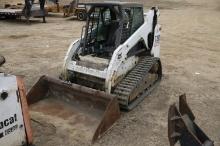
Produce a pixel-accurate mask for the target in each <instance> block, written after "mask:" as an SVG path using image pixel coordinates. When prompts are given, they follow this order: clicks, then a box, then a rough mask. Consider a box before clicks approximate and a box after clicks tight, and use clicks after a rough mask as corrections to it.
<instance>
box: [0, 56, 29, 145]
mask: <svg viewBox="0 0 220 146" xmlns="http://www.w3.org/2000/svg"><path fill="white" fill-rule="evenodd" d="M4 62H5V59H4V57H1V56H0V66H1V65H2V64H3V63H4ZM32 143H33V138H32V130H31V126H30V118H29V113H28V106H27V101H26V93H25V88H24V83H23V79H22V78H21V77H17V76H14V75H9V74H5V73H0V145H1V146H31V145H32Z"/></svg>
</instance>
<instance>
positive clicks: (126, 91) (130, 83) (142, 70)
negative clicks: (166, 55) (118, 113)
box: [113, 56, 162, 110]
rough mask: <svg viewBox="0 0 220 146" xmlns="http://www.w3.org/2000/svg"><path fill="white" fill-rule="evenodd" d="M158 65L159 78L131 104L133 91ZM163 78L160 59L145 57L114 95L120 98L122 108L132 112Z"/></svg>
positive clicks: (120, 84) (117, 87)
mask: <svg viewBox="0 0 220 146" xmlns="http://www.w3.org/2000/svg"><path fill="white" fill-rule="evenodd" d="M156 63H158V64H159V67H158V70H159V71H158V72H157V74H158V78H157V80H155V81H154V82H153V84H151V85H150V87H146V88H145V90H144V91H143V92H141V93H139V95H138V96H137V97H135V100H134V101H132V102H129V97H130V95H131V94H132V92H133V90H134V89H136V88H137V87H138V85H140V82H141V81H142V79H143V78H144V77H146V76H147V75H148V73H149V71H150V69H151V68H152V67H153V65H154V64H156ZM161 77H162V68H161V63H160V59H159V58H156V57H150V56H145V57H143V58H141V59H140V61H139V62H138V64H137V65H136V66H135V67H134V68H133V69H132V70H131V71H130V72H129V73H128V74H127V75H126V76H125V78H124V79H123V80H122V81H121V82H120V83H119V84H118V85H117V86H116V88H115V90H114V91H113V94H114V95H116V96H118V101H119V103H120V107H121V108H122V109H125V110H132V109H133V108H134V107H135V106H137V104H139V103H140V102H141V101H142V100H143V99H144V97H146V96H147V95H148V94H149V93H150V92H151V91H152V90H153V89H154V88H155V87H156V86H157V85H158V82H159V81H160V80H161Z"/></svg>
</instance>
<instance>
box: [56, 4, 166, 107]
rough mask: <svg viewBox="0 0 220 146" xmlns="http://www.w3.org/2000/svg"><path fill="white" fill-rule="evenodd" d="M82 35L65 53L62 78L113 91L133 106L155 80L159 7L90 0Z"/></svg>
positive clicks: (122, 104)
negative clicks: (147, 7) (144, 7)
mask: <svg viewBox="0 0 220 146" xmlns="http://www.w3.org/2000/svg"><path fill="white" fill-rule="evenodd" d="M88 5H90V10H89V11H88V14H87V23H86V26H85V27H83V29H82V35H81V39H79V40H76V41H74V42H73V43H72V44H71V45H70V47H69V50H68V52H67V54H66V57H65V59H64V65H63V71H62V73H61V76H60V77H61V79H63V80H66V81H70V82H72V83H75V84H78V85H81V86H82V87H84V86H86V87H89V88H93V89H96V90H101V91H104V92H106V93H108V94H112V95H115V96H117V99H118V101H119V103H120V107H121V108H122V109H125V110H131V109H133V108H134V107H135V106H136V105H137V104H138V103H140V102H141V101H142V100H143V98H144V97H146V96H147V95H148V94H149V93H150V91H151V90H152V89H154V87H156V85H157V84H158V83H159V81H160V80H161V76H162V67H161V62H160V58H159V55H160V25H159V24H158V17H159V10H158V8H157V7H152V8H151V9H150V10H149V11H148V13H146V14H144V13H143V6H142V5H141V4H138V3H128V2H104V3H89V4H88Z"/></svg>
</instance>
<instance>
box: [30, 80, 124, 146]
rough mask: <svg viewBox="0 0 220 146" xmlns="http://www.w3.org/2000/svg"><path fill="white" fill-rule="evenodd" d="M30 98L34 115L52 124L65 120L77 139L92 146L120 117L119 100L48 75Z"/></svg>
mask: <svg viewBox="0 0 220 146" xmlns="http://www.w3.org/2000/svg"><path fill="white" fill-rule="evenodd" d="M27 99H28V104H29V105H30V109H31V112H38V113H40V114H43V115H48V116H50V117H52V119H53V120H52V122H53V121H56V119H58V120H61V121H62V123H63V124H66V125H68V126H70V127H72V128H73V129H74V135H75V136H76V137H77V136H78V135H80V136H81V137H82V136H83V137H84V139H83V141H84V140H85V141H88V142H89V143H93V142H94V141H95V140H97V139H98V138H100V136H102V135H103V134H104V133H105V132H106V131H107V130H108V129H109V128H110V127H111V126H112V125H113V123H114V122H115V121H116V120H117V119H119V117H120V109H119V104H118V102H117V98H116V97H114V96H112V95H109V94H106V93H104V92H101V91H97V90H94V89H91V88H87V87H84V86H80V85H77V84H70V83H67V82H64V81H62V80H59V79H54V78H51V77H47V76H42V77H41V78H40V79H39V81H38V82H37V83H36V84H35V85H34V86H33V87H32V88H31V90H30V91H29V93H28V94H27ZM54 125H56V124H54ZM62 126H63V125H61V127H62ZM70 134H71V133H70Z"/></svg>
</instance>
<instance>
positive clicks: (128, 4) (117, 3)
mask: <svg viewBox="0 0 220 146" xmlns="http://www.w3.org/2000/svg"><path fill="white" fill-rule="evenodd" d="M86 5H90V6H121V7H143V5H142V4H140V3H136V2H120V1H105V2H89V3H86Z"/></svg>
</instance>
